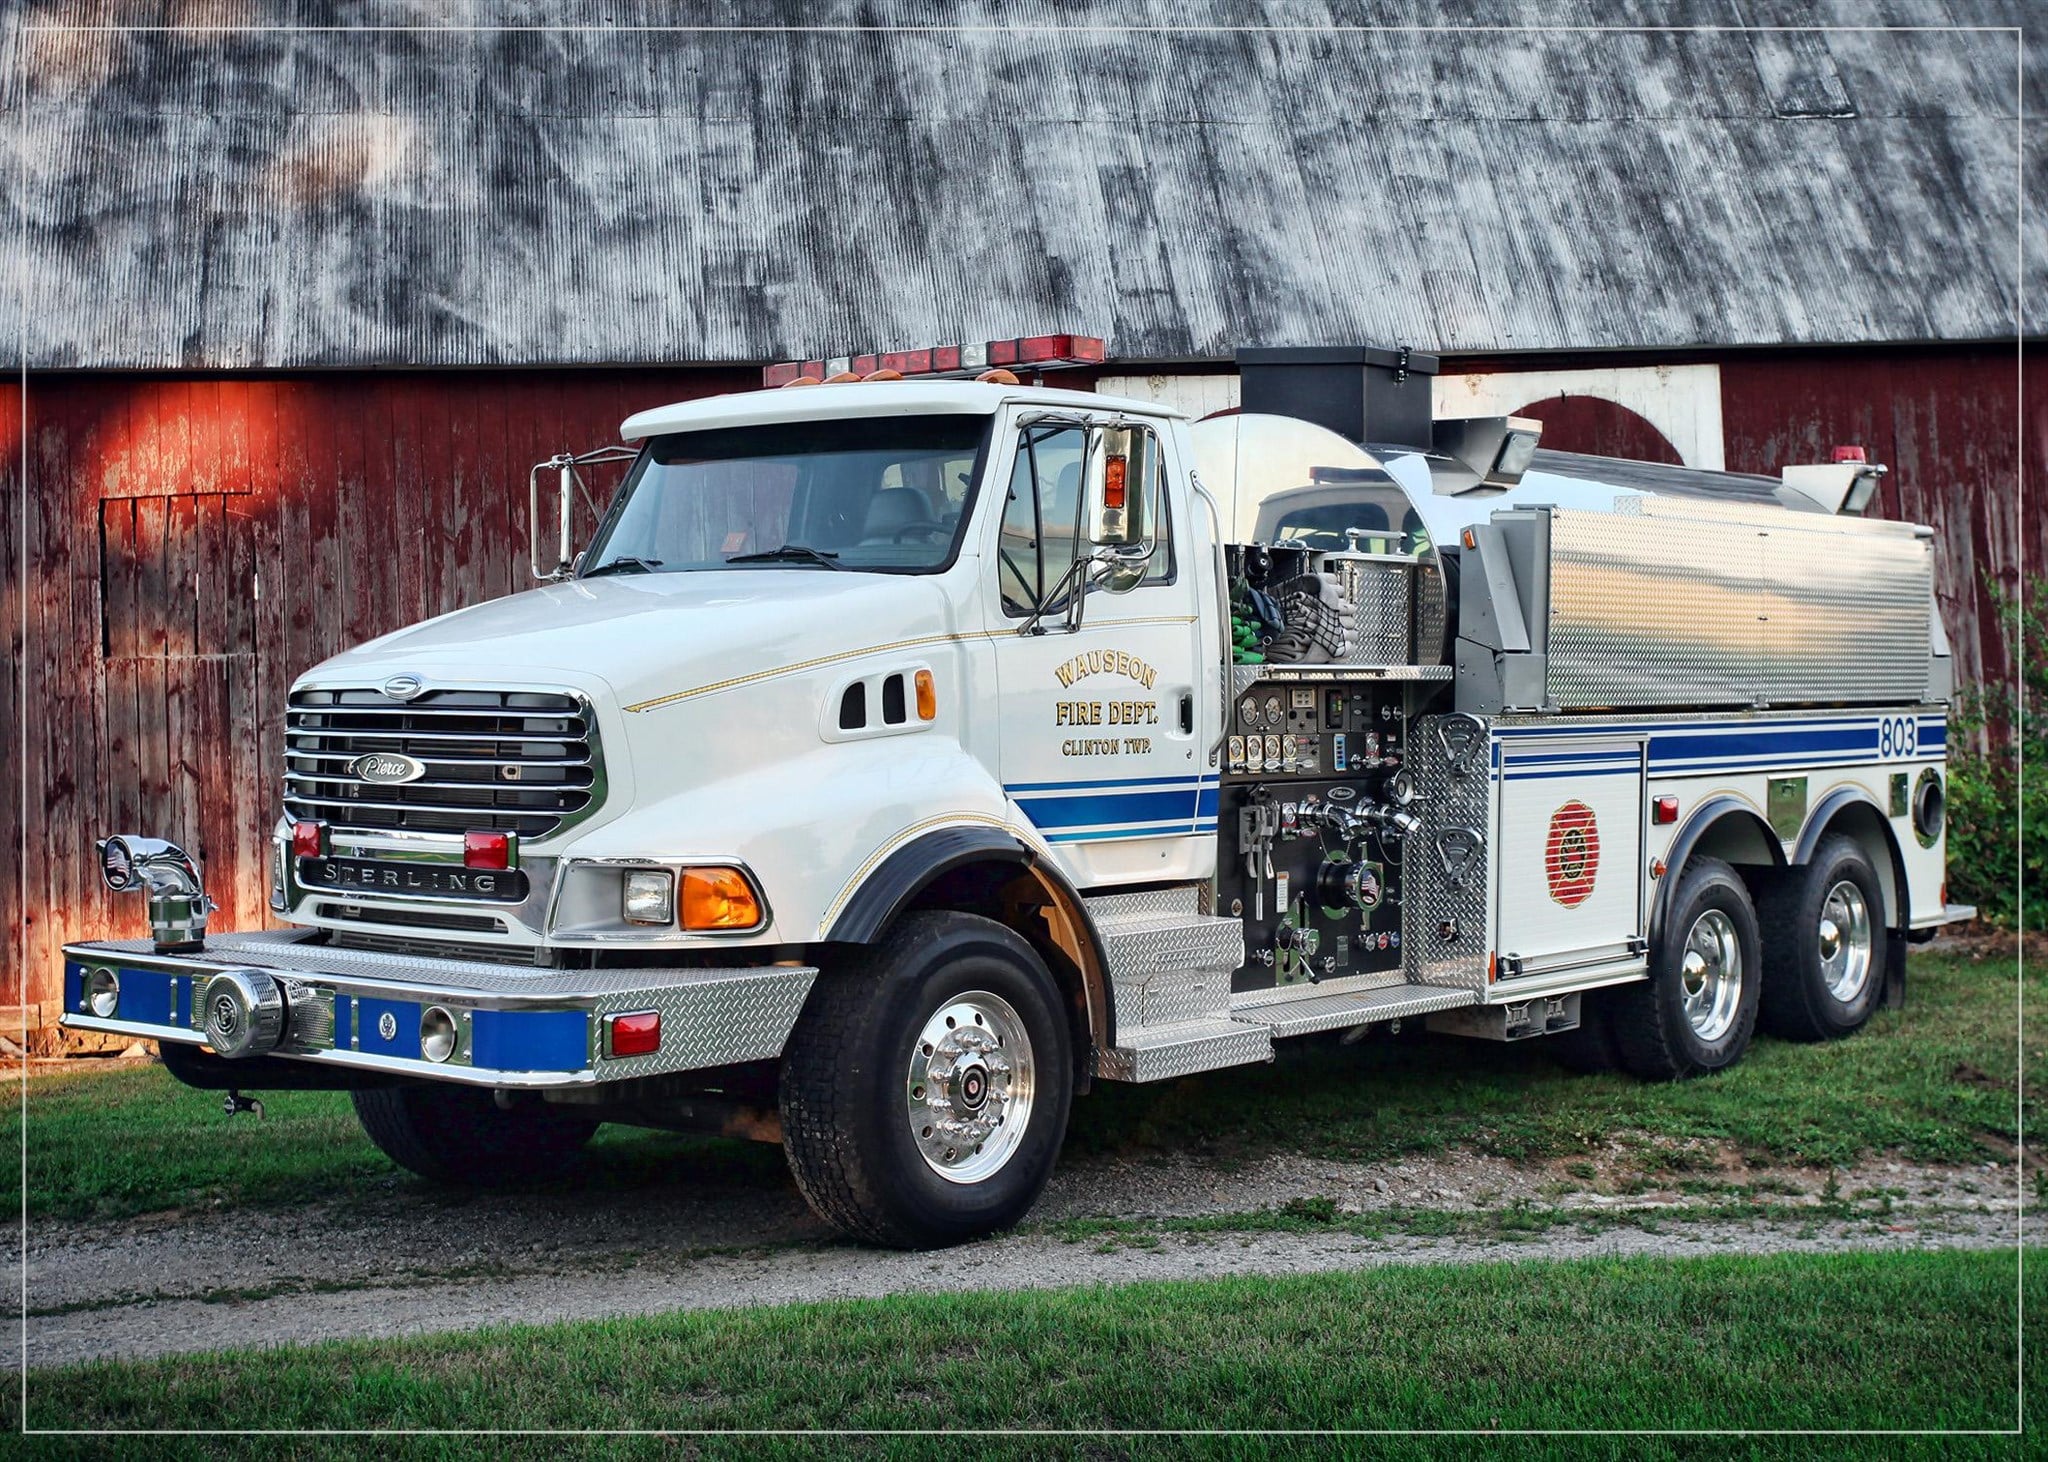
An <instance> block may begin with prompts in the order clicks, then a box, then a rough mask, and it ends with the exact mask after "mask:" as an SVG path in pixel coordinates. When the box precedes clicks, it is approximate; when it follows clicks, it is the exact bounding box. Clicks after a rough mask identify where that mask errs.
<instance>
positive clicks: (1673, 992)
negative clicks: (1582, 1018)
mask: <svg viewBox="0 0 2048 1462" xmlns="http://www.w3.org/2000/svg"><path fill="white" fill-rule="evenodd" d="M1760 973H1761V957H1760V955H1759V953H1758V941H1757V924H1756V909H1755V907H1754V906H1753V905H1752V904H1751V903H1750V899H1749V888H1748V885H1746V884H1745V883H1743V881H1742V879H1741V878H1740V877H1739V876H1738V875H1737V874H1736V872H1735V870H1734V869H1733V868H1730V867H1729V866H1728V865H1727V864H1726V863H1723V862H1722V861H1721V860H1720V859H1718V858H1695V859H1693V860H1692V861H1691V862H1690V863H1688V864H1686V867H1685V872H1684V874H1683V875H1682V876H1681V877H1680V878H1679V880H1678V886H1677V888H1675V889H1674V890H1673V891H1672V896H1671V903H1670V906H1669V907H1668V908H1667V909H1666V910H1665V918H1664V927H1663V930H1662V932H1661V933H1660V935H1659V936H1658V940H1657V947H1656V948H1655V949H1653V950H1652V951H1651V952H1650V978H1649V982H1648V983H1647V984H1642V985H1623V986H1619V987H1617V988H1616V989H1615V991H1614V999H1613V1006H1612V1015H1613V1021H1614V1026H1613V1030H1614V1045H1615V1051H1616V1054H1618V1055H1619V1056H1620V1057H1621V1062H1622V1065H1624V1066H1625V1067H1627V1068H1628V1069H1629V1070H1630V1071H1631V1072H1633V1073H1634V1074H1635V1075H1637V1076H1640V1077H1642V1078H1644V1079H1645V1080H1649V1081H1672V1080H1677V1079H1678V1078H1681V1077H1687V1076H1704V1075H1706V1074H1707V1073H1709V1072H1713V1071H1720V1070H1724V1069H1725V1068H1727V1067H1730V1066H1733V1065H1734V1064H1735V1063H1736V1062H1737V1061H1740V1060H1741V1059H1742V1054H1743V1052H1745V1051H1747V1050H1748V1049H1749V1039H1750V1036H1751V1035H1752V1034H1753V1033H1754V1032H1755V1030H1756V1011H1757V995H1758V990H1759V987H1760V985H1761V983H1762V982H1761V981H1760V980H1759V978H1758V976H1759V975H1760Z"/></svg>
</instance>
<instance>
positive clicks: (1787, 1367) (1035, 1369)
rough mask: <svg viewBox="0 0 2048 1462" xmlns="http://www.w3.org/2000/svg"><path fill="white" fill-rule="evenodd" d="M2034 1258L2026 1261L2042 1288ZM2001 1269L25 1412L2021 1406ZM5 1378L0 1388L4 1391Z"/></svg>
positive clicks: (998, 1335) (1525, 1416)
mask: <svg viewBox="0 0 2048 1462" xmlns="http://www.w3.org/2000/svg"><path fill="white" fill-rule="evenodd" d="M2044 1272H2048V1265H2043V1264H2039V1263H2037V1264H2036V1265H2034V1266H2033V1268H2032V1271H2031V1273H2030V1275H2029V1278H2028V1289H2029V1294H2028V1300H2029V1303H2030V1304H2031V1305H2033V1306H2036V1307H2039V1306H2041V1305H2043V1304H2044V1303H2048V1284H2044V1282H2043V1280H2042V1278H2041V1276H2042V1275H2043V1273H2044ZM2016 1280H2017V1275H2016V1259H2015V1256H2014V1255H2012V1254H2011V1253H1957V1252H1949V1253H1910V1254H1901V1255H1890V1256H1883V1257H1879V1256H1872V1255H1834V1256H1794V1255H1777V1256H1771V1257H1763V1258H1758V1257H1742V1256H1730V1257H1716V1258H1711V1259H1687V1260H1662V1259H1631V1260H1612V1261H1575V1262H1570V1263H1531V1264H1487V1265H1472V1266H1462V1267H1451V1266H1435V1267H1417V1268H1385V1269H1378V1270H1369V1271H1362V1272H1353V1273H1343V1274H1328V1275H1312V1276H1297V1277H1291V1278H1278V1279H1275V1278H1257V1279H1223V1280H1205V1281H1186V1282H1181V1283H1177V1284H1136V1285H1127V1286H1116V1287H1092V1288H1081V1289H1070V1290H1059V1291H1050V1292H1044V1293H1024V1294H978V1295H975V1296H973V1298H972V1302H971V1304H969V1303H963V1297H962V1296H958V1295H925V1296H920V1295H912V1296H898V1297H894V1298H890V1299H883V1300H867V1301H852V1302H837V1303H828V1304H810V1305H795V1306H783V1307H775V1308H764V1309H749V1310H738V1311H725V1312H702V1313H696V1314H673V1315H665V1316H660V1317H656V1318H645V1319H628V1320H614V1321H606V1322H601V1323H591V1324H577V1325H566V1326H548V1327H507V1328H501V1329H496V1330H491V1331H485V1332H480V1333H476V1334H468V1335H451V1336H440V1337H432V1338H424V1339H407V1340H387V1341H374V1342H346V1343H330V1344H326V1345H320V1346H313V1347H307V1348H293V1349H285V1350H269V1351H251V1352H242V1353H230V1354H214V1355H195V1356H181V1357H175V1358H171V1359H167V1360H160V1361H151V1362H146V1363H114V1362H102V1363H96V1364H93V1365H87V1366H79V1367H74V1368H68V1369H64V1370H55V1371H38V1372H35V1373H33V1374H32V1376H31V1377H30V1382H29V1412H28V1420H29V1422H30V1424H31V1425H32V1426H35V1427H65V1428H72V1427H107V1428H117V1429H127V1428H140V1427H166V1428H179V1427H221V1428H228V1429H236V1428H243V1427H282V1428H300V1427H304V1428H357V1427H361V1428H388V1427H422V1428H426V1427H450V1428H462V1427H474V1426H479V1425H489V1426H497V1427H536V1428H624V1427H673V1428H685V1427H688V1428H699V1427H701V1428H712V1429H726V1428H743V1427H790V1428H816V1427H849V1428H872V1429H901V1428H915V1427H944V1428H952V1429H960V1428H968V1429H975V1428H1004V1427H1013V1428H1079V1429H1100V1428H1124V1427H1165V1428H1216V1429H1222V1428H1254V1429H1270V1428H1282V1427H1311V1428H1324V1427H1337V1428H1383V1427H1392V1428H1429V1429H1438V1428H1467V1427H1469V1428H1480V1429H1502V1428H1505V1429H1515V1428H1603V1427H1624V1428H1631V1427H1649V1428H1675V1429H1699V1428H1725V1427H1730V1426H1742V1427H1749V1428H1807V1427H1811V1428H1835V1427H1849V1428H1892V1427H1931V1428H2000V1427H2007V1426H2010V1425H2012V1424H2013V1422H2014V1420H2015V1375H2016V1372H2015V1366H2016V1360H2017V1346H2016V1336H2015V1331H2014V1322H2015V1314H2016V1309H2015V1305H2016V1298H2017V1296H2016ZM15 1404H16V1403H15V1402H14V1400H13V1395H12V1388H7V1400H6V1401H5V1402H0V1412H4V1411H5V1410H6V1409H9V1408H12V1407H13V1406H14V1405H15ZM6 1424H8V1425H10V1426H11V1425H12V1422H11V1420H8V1421H7V1422H6ZM208 1445H212V1444H211V1443H209V1444H208ZM1646 1449H1647V1450H1646ZM1882 1450H1883V1451H1884V1452H1885V1454H1887V1455H1896V1453H1897V1450H1898V1448H1897V1446H1896V1445H1893V1446H1889V1447H1886V1448H1883V1449H1882ZM1655 1451H1656V1449H1655V1445H1654V1444H1646V1443H1643V1442H1636V1443H1631V1444H1629V1445H1628V1447H1627V1455H1635V1456H1639V1455H1654V1454H1655ZM1666 1455H1669V1453H1668V1452H1667V1453H1666Z"/></svg>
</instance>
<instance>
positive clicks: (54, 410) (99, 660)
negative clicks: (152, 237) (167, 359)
mask: <svg viewBox="0 0 2048 1462" xmlns="http://www.w3.org/2000/svg"><path fill="white" fill-rule="evenodd" d="M759 381H760V376H759V373H758V372H756V371H702V370H698V371H661V372H657V371H577V372H575V373H573V374H549V375H540V374H526V373H514V372H472V373H463V374H459V375H458V374H451V373H441V374H429V373H402V372H379V373H375V374H370V373H353V372H352V373H347V374H342V373H335V374H327V375H301V376H268V377H262V378H220V377H207V378H198V379H187V378H168V377H151V376H134V375H91V376H85V375H80V376H45V377H36V378H33V379H32V380H31V382H30V385H29V390H28V401H27V413H26V415H27V431H28V441H27V444H26V445H27V463H26V465H27V472H28V481H27V492H26V494H25V495H24V494H23V493H22V492H21V485H22V484H21V469H22V465H23V452H22V445H23V444H22V441H21V435H20V434H21V431H22V421H23V412H22V404H23V403H22V402H21V400H20V397H19V395H18V393H8V394H7V395H6V396H5V398H4V400H0V448H5V451H4V452H0V500H4V502H5V504H6V510H5V513H4V515H0V516H4V522H0V555H4V557H0V562H4V563H5V565H6V569H5V575H4V578H5V583H6V593H5V602H4V606H0V607H4V611H5V620H6V623H5V626H4V630H0V635H4V641H0V643H4V644H5V647H6V652H7V654H6V663H5V665H4V666H0V671H4V685H0V725H4V726H5V727H7V728H8V731H9V733H10V734H9V736H8V742H7V744H8V748H9V751H8V756H7V763H8V772H9V775H8V777H7V779H6V781H7V787H6V795H5V800H4V811H0V893H4V896H5V899H6V903H7V920H8V925H7V946H6V973H5V979H4V983H0V1005H12V1004H16V1003H27V1004H38V1003H40V1004H41V1005H42V1011H41V1013H42V1016H43V1019H44V1020H46V1021H47V1020H53V1019H54V1018H55V1015H56V1004H55V1002H56V999H57V992H58V984H57V980H58V976H59V972H60V956H59V946H60V945H61V944H62V943H63V942H64V941H65V940H67V939H74V938H80V937H88V936H101V935H117V936H124V937H139V936H141V935H142V934H144V933H146V932H147V929H146V925H145V922H144V919H143V910H142V905H141V903H140V901H139V900H137V899H135V898H132V897H130V898H115V897H113V896H112V895H109V894H107V893H106V892H105V891H104V890H103V889H102V888H101V887H100V886H99V880H98V878H97V876H96V874H95V870H94V867H93V861H92V857H91V847H90V839H91V838H92V837H93V836H94V835H95V834H96V833H99V832H103V831H108V830H119V829H124V828H125V829H132V830H135V831H139V832H147V833H152V834H158V835H162V836H167V837H172V838H176V839H178V840H179V841H181V842H183V843H184V844H185V846H187V847H188V848H190V849H191V850H192V851H193V852H194V853H196V854H197V855H198V856H199V857H200V858H202V859H203V860H204V861H205V867H206V875H207V887H208V889H209V890H210V891H211V892H212V893H213V895H214V897H215V898H217V899H218V900H219V901H220V904H221V912H220V913H219V915H218V916H217V919H218V923H219V927H222V928H237V927H240V928H247V927H260V926H261V925H262V924H263V922H264V920H265V916H266V913H267V909H266V907H265V902H266V897H267V884H266V878H265V872H264V867H263V856H262V855H263V849H264V843H265V837H266V835H267V833H268V831H269V828H270V825H271V824H272V822H274V821H275V820H276V817H277V815H278V807H279V805H280V804H279V771H280V766H279V759H278V755H277V748H278V747H279V746H280V745H281V744H282V740H283V720H282V708H283V705H284V696H285V692H286V689H287V688H288V687H289V685H290V683H291V680H292V678H293V677H294V676H296V675H297V674H298V673H299V672H300V671H302V670H304V669H305V668H306V667H307V666H309V665H311V664H313V663H314V662H315V661H318V660H320V659H323V658H324V657H326V656H328V655H330V654H333V653H334V652H335V651H337V650H340V649H343V648H345V647H347V646H349V645H351V644H355V643H357V642H359V641H361V640H364V639H367V638H369V637H371V636H373V635H377V634H382V633H384V632H385V631H387V630H391V629H395V628H397V627H398V626H400V625H403V624H407V623H410V622H412V621H414V620H418V619H423V618H425V617H427V616H429V615H433V614H439V613H442V612H444V611H446V610H450V609H454V608H458V607H460V606H461V605H464V604H471V603H475V602H476V601H478V600H481V599H489V598H493V597H496V596H498V595H501V594H507V593H510V592H512V591H514V590H517V589H521V588H525V587H527V586H528V584H529V583H530V578H529V575H528V572H527V569H526V543H527V537H526V471H527V468H528V466H529V465H530V464H531V463H533V462H534V461H536V460H538V459H540V458H543V457H546V456H549V455H551V454H552V453H554V452H557V451H560V450H563V449H565V448H573V449H577V450H581V449H583V448H587V447H592V446H597V445H600V444H602V443H604V442H609V441H614V440H616V439H617V432H618V425H619V422H620V421H622V420H623V419H624V418H625V417H626V416H627V415H628V414H629V413H630V412H632V411H635V410H637V409H639V408H641V407H644V406H648V405H653V404H658V403H660V402H662V401H670V400H678V399H682V398H684V397H690V396H702V395H707V394H710V393H712V392H715V391H724V390H733V389H739V388H751V387H753V386H755V385H758V384H759ZM608 485H609V484H607V486H608ZM22 504H25V516H26V532H27V545H26V546H27V563H26V572H25V573H24V572H23V568H22V557H21V552H22V542H21V537H20V535H21V532H22V520H23V513H22V512H20V511H17V508H18V506H20V505H22ZM580 526H581V531H582V532H583V533H584V534H586V535H587V533H588V532H589V527H590V525H589V524H588V522H584V523H582V524H581V525H580ZM24 604H25V606H26V618H27V625H26V643H25V644H24V643H23V642H22V637H23V608H24ZM24 664H25V666H26V680H27V685H26V701H25V703H24V704H17V697H18V695H19V694H20V689H19V687H18V684H17V674H16V667H17V666H20V665H24ZM17 758H20V759H21V760H20V761H17ZM24 762H25V770H26V773H27V786H28V806H27V809H26V812H27V816H26V828H25V829H24V828H23V827H22V826H21V823H22V818H21V815H20V812H19V810H18V806H17V801H16V799H17V795H18V793H17V784H16V782H15V776H14V773H15V770H16V768H17V767H19V766H22V765H23V763H24ZM24 832H25V834H26V835H25V836H23V834H24Z"/></svg>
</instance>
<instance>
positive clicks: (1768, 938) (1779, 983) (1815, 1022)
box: [1757, 834, 1891, 1041]
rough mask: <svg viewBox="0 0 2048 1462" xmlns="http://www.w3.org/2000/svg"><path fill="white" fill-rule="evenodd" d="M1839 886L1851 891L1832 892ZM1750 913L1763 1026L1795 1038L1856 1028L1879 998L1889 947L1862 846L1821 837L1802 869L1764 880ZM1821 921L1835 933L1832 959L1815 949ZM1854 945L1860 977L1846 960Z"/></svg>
mask: <svg viewBox="0 0 2048 1462" xmlns="http://www.w3.org/2000/svg"><path fill="white" fill-rule="evenodd" d="M1842 885H1848V886H1849V887H1850V888H1851V889H1853V890H1854V892H1853V894H1843V895H1837V894H1836V890H1837V889H1838V888H1839V887H1840V886H1842ZM1831 905H1832V907H1831ZM1757 911H1758V913H1759V914H1760V915H1761V916H1762V919H1763V926H1764V929H1765V931H1766V932H1765V936H1764V964H1763V969H1764V988H1763V1007H1762V1010H1761V1011H1760V1013H1759V1016H1758V1018H1759V1019H1760V1020H1761V1021H1762V1023H1763V1027H1764V1029H1765V1030H1767V1031H1769V1032H1770V1033H1771V1034H1773V1035H1778V1036H1784V1037H1786V1038H1787V1039H1789V1040H1795V1041H1831V1040H1836V1039H1839V1038H1840V1037H1842V1036H1846V1035H1851V1034H1853V1033H1854V1032H1856V1031H1859V1030H1861V1029H1862V1028H1863V1026H1864V1025H1865V1023H1866V1022H1868V1021H1869V1019H1870V1017H1871V1016H1872V1015H1873V1014H1874V1013H1875V1012H1876V1010H1877V1008H1878V1006H1879V1005H1881V1004H1883V1003H1884V988H1885V960H1886V959H1887V957H1888V956H1889V955H1890V953H1891V951H1890V949H1889V948H1888V942H1889V939H1890V935H1889V934H1888V933H1887V932H1886V929H1885V906H1884V884H1883V883H1882V882H1881V881H1880V880H1879V878H1878V876H1877V869H1876V868H1875V867H1873V866H1872V865H1871V862H1870V858H1869V856H1868V855H1867V854H1865V853H1864V851H1863V848H1862V846H1861V845H1860V844H1859V843H1857V842H1856V840H1855V839H1853V838H1848V837H1843V836H1841V835H1839V834H1836V835H1833V836H1830V837H1825V838H1822V839H1821V841H1820V845H1819V846H1818V847H1816V848H1815V849H1814V850H1813V857H1812V859H1811V860H1809V861H1808V862H1807V863H1806V865H1805V866H1804V867H1801V868H1791V869H1787V870H1786V871H1785V872H1784V873H1782V874H1780V875H1778V876H1777V877H1775V878H1774V879H1772V880H1771V882H1770V883H1769V884H1768V885H1767V886H1766V887H1765V888H1764V890H1763V892H1762V896H1761V897H1760V898H1759V899H1758V909H1757ZM1859 915H1860V925H1861V930H1860V935H1859V932H1858V927H1857V926H1858V916H1859ZM1823 919H1827V921H1828V924H1829V926H1830V928H1831V929H1832V932H1833V933H1834V935H1835V941H1836V942H1835V954H1834V957H1833V958H1832V959H1830V958H1828V957H1827V956H1826V955H1825V954H1824V952H1823V946H1824V945H1825V944H1826V943H1827V941H1826V939H1825V938H1824V932H1825V931H1824V930H1823V927H1822V920H1823ZM1859 945H1860V946H1861V953H1862V956H1863V961H1862V965H1861V978H1860V983H1859V982H1858V980H1857V977H1856V969H1857V966H1856V965H1855V963H1854V961H1855V957H1856V953H1857V949H1858V946H1859ZM1844 993H1847V995H1848V998H1846V999H1844V998H1843V994H1844Z"/></svg>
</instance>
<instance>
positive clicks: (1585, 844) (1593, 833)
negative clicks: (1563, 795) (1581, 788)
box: [1543, 798, 1600, 909]
mask: <svg viewBox="0 0 2048 1462" xmlns="http://www.w3.org/2000/svg"><path fill="white" fill-rule="evenodd" d="M1543 870H1544V874H1545V876H1546V877H1547V878H1548V879H1549V882H1550V896H1551V897H1552V898H1554V899H1556V900H1557V901H1558V902H1559V903H1561V904H1563V905H1564V906H1565V907H1566V908H1568V909H1576V908H1577V907H1578V906H1579V905H1580V904H1582V903H1584V902H1585V901H1586V900H1587V899H1588V898H1590V897H1592V894H1593V881H1594V879H1595V878H1597V877H1598V876H1599V873H1600V827H1599V824H1598V822H1596V821H1595V819H1594V817H1593V809H1592V808H1590V807H1588V806H1587V805H1586V804H1585V803H1583V802H1581V801H1579V800H1578V799H1577V798H1573V799H1572V800H1571V801H1569V802H1567V803H1565V804H1564V806H1562V807H1560V808H1558V809H1557V811H1555V812H1553V813H1551V814H1550V834H1549V836H1548V837H1546V838H1545V839H1544V840H1543Z"/></svg>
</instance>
